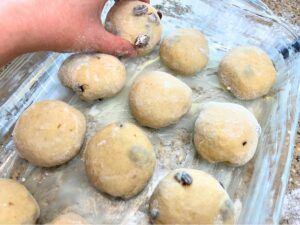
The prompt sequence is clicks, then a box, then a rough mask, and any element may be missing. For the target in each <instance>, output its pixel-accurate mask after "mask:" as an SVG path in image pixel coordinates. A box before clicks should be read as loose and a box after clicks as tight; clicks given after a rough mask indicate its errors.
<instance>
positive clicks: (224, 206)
mask: <svg viewBox="0 0 300 225" xmlns="http://www.w3.org/2000/svg"><path fill="white" fill-rule="evenodd" d="M234 217H235V212H234V206H233V203H232V201H231V200H230V198H229V196H228V194H227V193H226V191H225V190H224V189H223V187H222V186H221V185H220V183H219V182H218V181H217V180H216V179H215V178H213V177H212V176H211V175H209V174H207V173H205V172H202V171H200V170H194V169H177V170H174V171H172V172H170V173H169V174H168V175H167V176H166V177H164V178H163V179H162V180H161V181H160V182H159V184H158V186H157V187H156V189H155V191H154V193H153V196H152V197H151V200H150V218H151V220H152V222H153V223H154V224H233V223H234V220H235V218H234Z"/></svg>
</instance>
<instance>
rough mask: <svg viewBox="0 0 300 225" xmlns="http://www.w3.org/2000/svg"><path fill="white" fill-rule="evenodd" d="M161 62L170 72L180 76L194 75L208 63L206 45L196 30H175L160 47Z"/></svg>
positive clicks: (203, 38)
mask: <svg viewBox="0 0 300 225" xmlns="http://www.w3.org/2000/svg"><path fill="white" fill-rule="evenodd" d="M160 57H161V60H162V61H163V62H164V63H165V64H166V65H167V66H168V67H169V68H170V69H172V70H174V71H176V72H178V73H180V74H182V75H194V74H195V73H197V72H199V71H201V70H202V69H203V68H204V67H205V66H206V65H207V62H208V44H207V40H206V39H205V36H204V35H203V34H202V33H201V32H200V31H198V30H195V29H191V28H186V29H179V30H176V31H175V33H173V34H171V35H169V36H167V37H166V38H164V40H163V41H162V44H161V45H160Z"/></svg>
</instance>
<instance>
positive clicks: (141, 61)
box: [0, 0, 300, 224]
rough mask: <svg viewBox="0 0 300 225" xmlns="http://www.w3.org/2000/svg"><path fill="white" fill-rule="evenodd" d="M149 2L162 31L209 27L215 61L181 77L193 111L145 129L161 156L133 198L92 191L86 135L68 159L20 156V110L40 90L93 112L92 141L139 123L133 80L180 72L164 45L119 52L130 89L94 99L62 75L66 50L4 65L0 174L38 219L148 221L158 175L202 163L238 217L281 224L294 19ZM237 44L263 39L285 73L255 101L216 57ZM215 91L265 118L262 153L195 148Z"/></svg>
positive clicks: (290, 135) (189, 0)
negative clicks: (227, 157) (242, 97)
mask: <svg viewBox="0 0 300 225" xmlns="http://www.w3.org/2000/svg"><path fill="white" fill-rule="evenodd" d="M151 2H152V4H153V5H155V6H156V7H157V8H159V9H160V10H161V11H162V13H163V19H162V25H163V35H164V36H165V35H166V34H168V33H170V32H171V31H172V30H174V29H176V28H180V27H194V28H197V29H199V30H202V31H203V32H204V33H205V35H206V36H207V39H208V41H209V46H210V60H209V64H208V66H207V68H206V69H205V70H204V71H203V72H201V73H199V74H197V75H196V76H195V77H180V76H178V78H179V79H181V80H183V81H184V82H186V83H187V84H188V85H189V86H190V87H191V88H192V90H193V106H192V109H191V111H190V112H189V113H188V114H187V115H186V116H185V117H184V118H182V119H181V121H180V122H179V123H178V124H176V125H173V126H170V127H168V128H164V129H159V130H153V129H147V128H143V129H144V131H145V132H146V133H147V134H148V136H149V138H150V139H151V141H152V143H153V145H154V148H155V151H156V155H157V161H158V163H157V164H158V165H157V167H156V170H155V173H154V176H153V178H152V179H151V181H150V182H149V184H148V185H147V187H146V188H145V190H144V191H143V192H142V193H140V194H139V195H138V196H136V197H134V198H132V199H130V200H128V201H123V200H119V199H112V198H109V197H107V196H104V195H102V194H101V193H99V192H97V191H95V190H94V189H93V188H92V187H91V185H90V184H89V183H88V180H87V178H86V176H85V171H84V166H83V152H84V148H85V144H84V146H83V148H82V149H83V150H82V151H81V152H82V153H81V154H80V155H79V156H77V157H76V158H74V159H73V160H72V161H71V162H69V163H67V164H66V165H63V166H60V167H56V168H51V169H41V168H35V167H33V166H32V165H30V164H29V163H27V162H26V161H25V160H23V159H20V158H19V157H18V156H17V154H16V152H15V147H14V144H13V141H12V136H11V135H12V130H13V127H14V124H15V122H16V120H17V119H18V117H19V115H20V114H21V113H22V112H23V111H24V110H25V109H26V108H27V107H28V106H29V105H31V104H32V103H33V102H36V101H39V100H42V99H61V100H63V101H66V102H69V103H70V104H71V105H73V106H75V107H76V108H78V109H80V110H81V111H82V112H83V113H84V114H85V115H86V118H87V120H88V131H87V138H86V140H89V138H90V137H91V135H93V134H94V133H95V132H96V131H97V130H98V129H100V128H101V127H103V126H104V125H106V124H108V123H110V122H113V121H131V122H134V123H135V121H134V119H133V118H132V116H131V115H130V113H129V109H128V105H127V95H128V90H129V88H130V85H131V84H132V81H133V80H134V79H135V78H136V77H137V76H138V75H139V74H140V73H141V72H142V71H145V70H161V71H167V72H170V73H173V72H171V71H169V70H168V69H167V68H166V67H165V66H164V65H162V64H161V63H160V61H159V55H158V47H157V48H156V49H155V51H154V52H153V53H152V54H150V55H148V56H145V57H142V58H136V59H122V61H123V62H124V63H125V65H126V68H127V73H128V76H127V84H126V86H125V88H124V89H123V90H122V92H121V93H120V94H118V95H117V96H116V97H114V98H112V99H107V100H104V101H101V102H95V103H93V104H88V103H85V102H82V101H81V100H80V99H79V98H78V97H77V96H76V95H74V93H73V92H71V91H70V90H69V89H67V88H65V87H63V86H62V85H61V84H60V82H59V80H58V78H57V71H58V69H59V67H60V65H61V63H62V62H63V60H64V59H65V58H66V57H67V56H68V55H69V54H58V53H52V52H43V53H34V54H27V55H24V56H21V57H19V58H18V59H16V60H14V61H13V62H12V63H11V64H10V65H8V66H7V67H6V68H3V70H2V71H1V75H0V138H1V141H0V142H1V143H0V144H1V146H0V177H12V178H15V179H17V180H19V181H20V182H22V183H24V184H25V185H26V186H27V187H28V188H29V190H30V191H31V192H32V193H33V195H34V197H35V198H36V199H37V201H38V203H39V205H40V207H41V216H40V219H39V222H40V223H44V222H48V221H49V220H51V219H52V218H53V217H54V216H56V215H57V214H59V213H60V212H61V211H64V210H69V211H74V212H77V213H79V214H80V215H82V216H83V217H84V218H86V219H87V220H88V221H89V222H91V223H97V224H100V223H101V224H104V223H105V224H148V216H147V207H148V205H147V201H148V199H149V197H150V196H151V193H152V192H153V190H154V188H155V186H156V185H157V183H158V181H159V180H160V179H161V177H162V176H163V175H165V174H166V173H167V172H168V171H170V170H171V169H174V168H180V167H189V168H198V169H202V170H204V171H206V172H208V173H210V174H212V175H214V176H215V177H216V178H217V179H218V180H220V181H221V182H222V183H223V184H224V186H225V188H226V190H227V191H228V192H229V195H230V196H231V198H232V199H233V200H234V201H235V207H236V210H237V212H238V214H239V217H238V223H242V224H249V223H251V224H258V223H259V224H262V223H265V224H266V223H278V221H279V218H280V210H281V205H282V201H283V197H284V193H285V190H286V186H287V182H288V176H289V169H290V165H291V160H292V156H293V147H294V141H295V134H296V127H297V121H298V113H299V99H300V98H299V97H300V96H299V95H300V88H299V85H300V67H299V65H300V56H299V54H296V52H295V48H293V46H292V44H293V43H294V40H295V38H296V37H297V35H296V32H295V31H294V28H293V27H292V25H289V24H288V23H286V22H284V21H282V20H281V19H280V18H278V17H276V16H274V15H273V14H272V12H271V11H270V10H269V9H268V8H267V7H266V6H265V5H264V4H263V3H261V2H260V1H250V0H249V1H247V0H227V1H226V0H220V1H210V0H197V1H193V0H180V1H179V0H177V1H176V0H152V1H151ZM112 4H113V1H109V2H108V4H107V6H106V8H105V13H107V10H108V9H109V7H110V6H111V5H112ZM105 13H104V15H105ZM104 15H103V17H104ZM237 45H256V46H259V47H261V48H262V49H264V50H265V51H266V52H267V53H268V54H269V55H270V56H271V58H272V60H273V63H274V65H275V67H276V68H277V71H278V77H277V82H276V84H275V86H274V87H273V89H272V90H271V92H270V93H269V94H268V95H267V96H264V97H262V98H260V99H257V100H254V101H239V100H237V99H235V98H234V97H233V96H232V95H231V94H230V93H228V92H227V91H226V90H225V89H224V87H222V86H221V85H220V84H219V82H218V79H217V76H216V72H217V68H218V63H219V62H220V60H221V59H222V57H223V56H224V54H225V53H226V52H227V51H228V50H229V49H230V48H232V47H235V46H237ZM297 65H298V67H297ZM173 74H174V73H173ZM211 100H213V101H224V102H235V103H239V104H242V105H244V106H245V107H247V108H248V109H249V110H250V111H252V112H253V113H254V114H255V115H256V117H257V119H258V121H259V122H260V124H261V126H262V135H261V137H260V141H259V146H258V149H257V152H256V154H255V157H254V158H253V159H252V160H251V161H250V162H249V163H248V164H246V165H245V166H243V167H229V166H227V165H224V164H209V163H208V162H206V161H204V160H202V159H200V158H199V157H198V156H197V155H196V154H195V150H194V146H193V142H192V131H193V124H194V121H195V119H196V117H197V113H198V109H199V105H200V104H201V103H203V102H207V101H211Z"/></svg>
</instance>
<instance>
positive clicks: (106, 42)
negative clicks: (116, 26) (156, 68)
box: [95, 26, 137, 57]
mask: <svg viewBox="0 0 300 225" xmlns="http://www.w3.org/2000/svg"><path fill="white" fill-rule="evenodd" d="M95 42H96V43H95V47H96V49H95V50H96V51H99V52H103V53H107V54H111V55H116V56H129V57H134V56H136V55H137V52H136V50H135V48H134V46H133V45H132V44H131V43H130V42H129V41H127V40H125V39H123V38H121V37H118V36H115V35H113V34H112V33H109V32H108V31H106V30H105V29H104V27H102V26H100V29H99V27H98V29H97V32H96V35H95Z"/></svg>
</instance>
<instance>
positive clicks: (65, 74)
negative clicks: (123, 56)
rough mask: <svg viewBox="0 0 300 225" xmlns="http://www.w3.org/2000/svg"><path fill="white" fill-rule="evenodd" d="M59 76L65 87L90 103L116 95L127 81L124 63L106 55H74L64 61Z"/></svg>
mask: <svg viewBox="0 0 300 225" xmlns="http://www.w3.org/2000/svg"><path fill="white" fill-rule="evenodd" d="M58 74H59V78H60V80H61V82H62V84H63V85H65V86H66V87H69V88H71V89H73V91H75V92H76V93H77V94H78V95H79V97H80V98H81V99H82V100H85V101H88V102H91V101H94V100H101V99H103V98H108V97H112V96H114V95H116V94H117V93H118V92H119V91H121V89H122V88H123V86H124V84H125V80H126V69H125V66H124V65H123V63H121V62H120V60H119V59H117V58H116V57H114V56H111V55H106V54H75V55H72V56H70V57H69V58H68V59H66V60H65V61H64V63H63V64H62V66H61V68H60V70H59V73H58Z"/></svg>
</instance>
